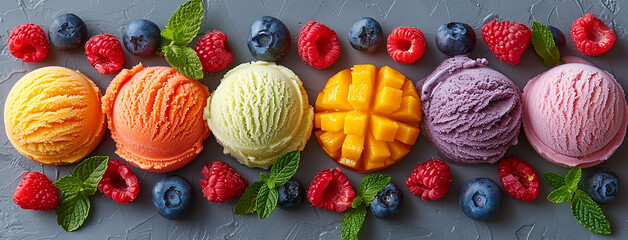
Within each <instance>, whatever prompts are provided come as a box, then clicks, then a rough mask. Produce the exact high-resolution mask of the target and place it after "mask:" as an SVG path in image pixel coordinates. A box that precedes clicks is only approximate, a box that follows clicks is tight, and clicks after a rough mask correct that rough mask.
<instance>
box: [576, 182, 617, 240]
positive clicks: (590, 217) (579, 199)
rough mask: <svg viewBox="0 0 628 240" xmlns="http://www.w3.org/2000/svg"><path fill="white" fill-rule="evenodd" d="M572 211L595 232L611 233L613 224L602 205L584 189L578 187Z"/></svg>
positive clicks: (579, 220) (583, 223) (581, 222)
mask: <svg viewBox="0 0 628 240" xmlns="http://www.w3.org/2000/svg"><path fill="white" fill-rule="evenodd" d="M571 212H572V213H573V216H574V217H576V219H578V222H580V224H582V226H584V227H586V228H587V229H589V230H590V231H591V232H594V233H601V234H611V224H610V223H609V222H608V219H607V218H606V216H605V215H604V212H603V211H602V209H600V206H598V205H597V203H595V201H593V199H591V197H590V196H589V195H588V194H587V193H586V192H584V191H582V190H580V189H578V190H576V193H575V195H574V197H573V199H572V200H571Z"/></svg>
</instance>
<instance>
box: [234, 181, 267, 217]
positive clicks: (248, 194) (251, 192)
mask: <svg viewBox="0 0 628 240" xmlns="http://www.w3.org/2000/svg"><path fill="white" fill-rule="evenodd" d="M263 185H265V184H264V182H262V181H257V182H254V183H253V184H251V185H249V186H248V187H246V190H245V191H244V194H242V196H241V197H240V200H239V201H238V204H236V206H235V214H237V215H244V214H249V213H253V212H255V206H256V199H257V194H258V193H259V190H260V188H262V186H263Z"/></svg>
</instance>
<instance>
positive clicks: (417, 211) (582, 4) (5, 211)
mask: <svg viewBox="0 0 628 240" xmlns="http://www.w3.org/2000/svg"><path fill="white" fill-rule="evenodd" d="M182 2H184V0H174V1H167V0H134V1H133V0H130V1H125V0H91V1H90V0H11V1H9V0H2V3H1V4H0V106H2V107H3V106H4V100H5V98H6V96H7V94H8V92H9V90H10V89H11V87H12V86H13V84H15V82H16V81H17V80H18V79H19V78H20V77H22V76H23V75H24V74H26V73H27V72H29V71H31V70H33V69H36V68H39V67H43V66H50V65H59V66H65V67H69V68H73V69H77V70H79V71H81V72H83V73H85V74H86V75H87V76H89V77H90V78H91V79H92V80H94V82H95V83H96V84H97V85H98V86H99V87H100V88H101V91H103V92H104V89H105V88H106V87H107V85H108V84H109V82H110V81H111V80H112V79H113V77H114V76H115V75H101V74H99V73H98V72H96V71H95V69H94V68H93V67H91V66H90V65H89V63H88V62H87V61H86V58H85V55H84V54H83V52H82V51H75V52H63V51H60V50H58V49H54V48H51V50H50V52H49V53H48V57H47V58H46V59H45V60H44V61H42V62H39V63H28V64H27V63H23V62H22V61H21V60H18V59H16V58H14V57H13V56H11V55H10V53H9V51H8V49H7V45H6V43H7V38H8V35H9V33H10V31H11V29H12V28H13V27H15V26H16V25H19V24H22V23H26V22H32V23H35V24H38V25H40V26H42V27H43V28H44V29H45V30H47V29H48V25H49V24H50V22H51V21H52V20H53V19H54V18H55V17H56V16H58V15H60V14H62V13H66V12H72V13H75V14H77V15H79V16H80V17H81V18H83V20H84V21H85V22H86V24H87V26H88V29H89V30H88V31H89V35H90V36H94V35H97V34H100V33H111V34H114V35H116V36H117V37H118V38H121V37H122V31H123V29H124V26H125V25H126V24H127V23H129V22H131V21H132V20H135V19H140V18H146V19H149V20H151V21H153V22H155V23H157V25H159V26H160V27H162V28H163V26H165V25H166V24H167V21H168V18H169V16H170V14H171V13H172V12H173V11H174V10H175V9H176V7H177V6H179V5H180V4H181V3H182ZM205 9H206V14H205V19H204V22H203V25H202V26H201V31H200V34H204V33H206V32H208V31H211V30H212V29H219V30H222V31H223V32H225V33H226V34H227V36H228V37H229V41H228V44H229V45H230V46H231V50H232V51H233V52H234V55H235V61H234V64H233V65H231V66H230V68H231V67H234V66H235V65H236V64H239V63H242V62H246V61H251V60H254V59H253V58H252V57H251V55H250V54H249V52H248V49H247V47H246V37H247V35H248V32H249V28H250V25H251V23H253V21H255V20H256V19H257V18H258V17H260V16H262V15H270V16H275V17H277V18H279V19H281V20H282V21H283V22H284V23H285V24H286V25H287V26H288V28H289V29H290V32H291V33H292V37H293V41H292V46H291V48H290V51H289V52H288V55H287V56H286V57H285V58H284V59H283V60H282V61H280V62H279V64H282V65H285V66H287V67H289V68H291V69H292V70H294V72H295V73H297V75H299V76H300V77H301V79H302V80H303V82H304V86H305V88H306V89H307V91H308V95H309V98H310V103H312V104H313V103H314V101H315V97H316V95H317V94H318V92H319V91H320V90H321V89H322V88H323V86H324V84H325V82H326V81H327V79H328V78H329V77H331V76H332V75H333V74H334V73H336V72H338V71H339V70H341V69H344V68H348V67H350V66H351V65H353V64H362V63H370V64H375V65H377V66H380V67H381V66H384V65H389V66H391V67H393V68H395V69H397V70H399V71H401V72H402V73H403V74H405V75H406V76H407V77H408V78H410V79H412V80H413V81H414V82H416V81H417V80H419V79H421V78H423V77H425V76H426V75H427V74H429V73H430V72H431V71H432V70H433V69H434V68H435V67H436V66H437V65H438V64H439V63H440V61H442V60H443V59H445V58H446V57H445V55H443V54H441V53H440V52H439V51H438V49H437V48H436V46H435V43H434V36H435V32H436V29H437V28H438V26H439V25H441V24H443V23H446V22H449V21H461V22H466V23H468V24H469V25H471V26H472V27H473V28H474V29H475V30H476V35H477V36H478V41H477V45H476V47H475V49H474V50H473V52H471V54H470V56H471V57H474V58H475V57H484V58H487V59H488V60H489V65H490V66H492V67H494V68H496V69H497V70H499V71H501V72H503V73H504V74H505V75H506V76H508V77H510V78H511V79H512V80H513V81H514V82H515V83H516V84H517V85H518V86H519V87H521V88H523V86H524V85H525V83H526V81H528V80H529V79H530V78H532V77H534V76H535V75H537V74H539V73H541V72H542V71H544V70H546V69H547V68H546V67H544V66H543V65H541V64H540V63H539V62H538V61H537V60H536V58H535V56H534V53H533V50H532V49H528V50H526V52H525V53H524V55H523V59H522V61H521V63H520V64H519V65H516V66H512V65H509V64H505V63H500V62H499V61H497V59H496V58H495V57H494V55H493V54H492V53H491V52H490V51H489V50H488V48H487V46H486V44H485V43H484V41H482V39H481V38H480V28H481V26H482V25H483V24H484V23H485V22H488V21H490V20H492V19H501V20H511V21H517V22H523V23H525V24H527V25H531V21H532V20H538V21H541V22H542V23H545V24H548V23H549V24H551V25H554V26H556V27H558V28H559V29H561V30H562V31H563V32H564V33H565V35H567V38H568V40H567V48H566V49H562V50H561V53H562V54H563V56H565V55H575V56H581V54H579V53H578V52H577V51H576V50H575V47H574V45H573V41H572V40H571V38H570V37H569V32H570V29H571V24H572V22H573V21H574V20H575V19H576V18H578V17H580V16H582V15H583V14H584V13H587V12H591V13H593V14H594V15H595V16H596V17H598V18H600V19H602V20H603V21H604V22H605V23H606V24H608V25H610V26H611V28H613V29H614V30H615V32H616V34H617V41H616V42H615V45H614V46H613V48H611V50H610V51H609V52H607V53H605V54H603V55H602V56H598V57H584V59H586V60H588V61H591V62H593V63H594V64H596V65H597V66H599V67H600V68H602V69H605V70H607V71H609V72H611V73H613V74H614V75H615V77H617V79H618V81H619V82H620V83H621V85H622V87H623V88H624V89H628V79H627V76H628V73H624V69H626V66H627V65H628V58H626V57H625V56H626V55H628V46H627V44H628V38H627V37H626V35H627V29H626V27H628V15H626V9H628V1H621V0H619V1H615V0H592V1H586V0H578V1H572V0H568V1H561V0H536V1H533V0H525V1H524V0H516V1H515V0H512V1H499V0H458V1H443V0H441V1H428V0H422V1H395V0H380V1H374V0H345V1H325V2H321V1H307V0H302V1H296V0H283V1H282V0H276V1H271V0H256V1H240V0H233V1H211V0H209V1H205ZM364 16H370V17H373V18H375V19H376V20H378V21H379V22H380V23H381V25H382V27H383V28H384V32H385V34H386V35H388V34H389V33H390V32H391V31H392V29H393V28H395V27H399V26H404V25H408V26H413V27H417V28H419V29H420V30H422V31H423V32H424V33H425V35H426V39H427V51H426V53H425V55H424V56H423V58H422V59H420V60H419V61H417V62H416V63H414V64H410V65H403V64H400V63H397V62H394V61H393V60H392V59H391V58H390V57H389V56H388V54H387V53H386V51H385V50H384V49H380V50H379V51H378V52H377V53H375V54H365V53H362V52H358V51H356V50H354V49H352V48H351V46H350V44H349V41H348V37H347V34H348V30H349V27H350V26H351V25H352V24H353V22H355V21H356V20H357V19H359V18H361V17H364ZM310 20H317V21H320V22H322V23H324V24H326V25H327V26H329V27H330V28H332V29H334V30H335V31H336V32H337V33H338V35H339V37H340V41H341V45H342V48H343V49H342V54H341V57H340V58H339V59H338V60H337V61H336V63H334V64H333V65H332V66H331V67H329V68H327V69H324V70H317V69H314V68H312V67H309V66H307V65H305V64H304V63H303V62H302V61H301V60H300V58H299V56H298V54H297V49H296V36H297V35H298V32H299V30H300V28H301V26H302V25H303V24H304V23H306V22H308V21H310ZM125 54H126V63H125V65H124V67H125V68H130V67H132V66H134V65H135V64H137V63H138V62H140V61H141V62H142V63H143V64H144V66H154V65H167V63H166V61H165V60H164V59H163V58H161V57H157V56H154V57H148V58H142V59H138V58H137V57H135V56H132V55H131V54H128V53H125ZM225 71H226V70H225ZM225 71H222V72H219V73H215V74H207V75H206V77H205V78H204V79H203V80H202V82H203V83H204V84H205V85H207V86H208V87H209V89H210V91H213V90H214V89H216V86H217V85H218V83H219V81H220V79H221V77H222V75H223V74H224V73H225ZM0 124H2V125H3V124H4V123H3V122H2V119H1V118H0ZM0 129H2V130H0V131H2V133H0V144H1V145H0V239H49V238H54V239H87V238H93V237H94V236H95V237H96V238H97V239H105V238H107V239H127V238H128V239H162V238H171V239H251V238H261V239H339V238H340V219H341V217H342V214H341V213H335V212H330V211H326V210H321V209H318V208H316V207H312V206H311V205H310V204H309V203H308V202H305V203H304V204H303V206H301V208H299V209H298V210H294V211H287V210H282V209H277V210H275V212H273V214H272V215H271V216H270V217H268V218H267V219H265V220H259V219H257V216H255V215H248V216H235V215H233V208H234V206H235V204H236V201H235V200H232V201H230V202H226V203H220V204H215V203H212V202H209V201H207V200H206V199H204V198H203V197H202V193H201V189H200V185H199V184H198V182H199V180H200V179H201V177H200V169H201V167H202V166H203V164H205V163H207V162H209V161H212V160H224V161H227V162H228V163H229V164H231V165H232V166H233V167H234V168H235V169H236V170H237V171H239V172H240V173H242V174H243V175H244V176H245V178H246V179H247V180H249V181H250V182H253V181H255V180H257V179H258V178H259V171H260V170H258V169H251V168H247V167H245V166H243V165H240V164H238V163H237V162H236V161H235V160H234V159H232V158H231V157H228V156H225V155H223V154H222V147H221V146H219V145H218V144H217V143H216V140H215V139H214V138H213V137H211V136H210V137H209V138H208V139H207V140H206V141H205V142H204V146H205V149H204V150H203V151H202V152H201V154H200V155H199V156H198V157H197V158H196V159H195V160H194V161H192V162H191V163H190V164H188V165H187V166H185V167H183V168H181V169H179V170H177V171H175V172H173V173H176V174H180V175H182V176H184V177H185V178H186V179H188V180H189V181H190V182H191V183H192V185H193V188H194V191H195V194H196V206H195V208H194V211H193V212H192V214H190V215H189V216H188V217H187V218H186V219H184V220H180V221H169V220H166V219H165V218H163V217H161V216H160V215H159V214H157V212H156V211H155V208H154V207H153V205H152V203H151V201H150V189H151V187H152V185H153V183H154V182H155V181H156V180H157V179H158V178H160V177H162V176H164V174H156V173H148V172H145V171H141V170H138V169H137V168H133V170H134V173H135V174H136V175H137V176H138V178H139V179H140V181H141V183H140V185H141V191H140V193H139V196H138V197H137V199H136V200H135V201H134V202H131V203H128V204H119V203H116V202H114V201H112V200H111V199H109V198H107V197H105V196H104V195H102V193H100V192H98V193H97V194H96V195H95V196H93V197H92V198H91V199H92V210H91V213H90V216H89V218H88V219H87V221H86V222H85V224H84V225H83V227H82V228H80V229H79V230H78V231H76V232H73V233H66V232H64V231H63V230H62V229H61V228H60V227H59V226H57V224H56V219H55V215H54V211H31V210H22V209H20V208H19V207H18V206H16V205H15V204H14V203H13V201H12V195H13V191H14V189H15V187H16V186H17V184H18V182H19V180H20V179H21V175H22V173H23V172H24V171H43V172H44V173H45V174H46V175H48V177H49V178H51V179H52V180H56V179H58V178H60V177H61V176H64V175H67V174H69V173H70V172H71V170H72V169H73V168H74V166H75V165H69V166H60V167H56V166H44V165H41V164H38V163H35V162H33V161H31V160H29V159H27V158H26V157H24V156H22V155H21V154H19V153H18V152H17V151H16V150H15V149H14V148H13V147H12V145H11V144H10V142H9V141H8V140H7V138H6V134H5V133H4V126H2V127H0ZM519 140H520V142H519V144H518V145H516V146H514V147H512V148H511V149H510V151H509V152H508V154H509V155H517V156H519V157H521V158H522V159H524V160H526V161H527V162H528V163H530V164H531V165H533V166H534V168H535V169H536V170H537V172H539V173H542V172H546V171H553V172H557V173H560V174H565V173H566V172H567V169H565V168H562V167H558V166H555V165H553V164H550V163H548V162H547V161H545V160H543V159H542V158H541V157H540V156H539V155H538V154H537V153H536V152H534V150H533V149H532V148H531V147H530V145H529V144H528V142H527V140H526V139H525V137H524V134H523V133H522V134H520V136H519ZM114 149H115V145H114V142H113V140H112V139H111V137H110V135H109V132H107V133H106V135H105V137H104V138H103V141H102V142H101V143H100V145H99V146H98V148H96V150H95V151H94V152H93V153H92V155H109V156H111V158H112V159H119V157H118V156H117V155H116V154H115V153H114ZM436 156H437V155H436V152H435V151H434V149H433V147H432V146H431V144H430V143H429V142H428V141H426V139H425V138H424V137H420V138H419V139H418V140H417V143H416V145H415V146H414V148H413V149H412V151H411V153H410V154H409V155H408V156H406V157H405V159H403V160H402V161H401V162H399V163H398V164H396V165H394V166H392V167H389V168H387V169H385V170H383V171H381V173H384V174H389V175H391V176H392V181H393V182H394V183H395V184H397V186H399V187H400V188H401V189H402V191H403V194H404V196H405V202H404V204H403V212H402V213H401V214H400V215H399V216H397V217H395V218H394V219H392V220H388V221H383V220H378V219H376V218H375V217H373V216H372V215H371V214H368V216H367V218H366V221H365V224H364V228H363V229H362V231H361V232H360V236H361V237H362V238H364V239H369V238H370V239H410V238H412V239H414V238H416V239H424V238H431V239H515V238H519V239H606V238H615V239H628V207H626V206H625V203H626V202H627V201H628V194H627V192H628V191H626V187H625V186H626V184H628V178H627V177H626V174H625V172H626V171H627V170H628V166H627V165H626V162H625V161H626V160H625V157H626V156H628V144H623V145H622V146H621V147H620V148H619V150H618V151H617V152H616V154H615V155H613V156H612V157H611V158H610V159H609V160H608V161H607V162H605V163H603V164H601V166H603V167H606V168H610V169H613V170H615V171H616V173H618V175H619V177H620V182H622V184H623V185H622V189H621V190H620V195H619V196H618V197H617V199H615V200H614V201H613V202H612V203H610V204H606V205H603V206H602V209H603V210H604V211H605V213H606V215H607V216H608V217H609V220H610V222H611V225H612V231H613V235H611V236H610V237H609V236H602V235H598V234H593V233H590V232H589V231H587V230H586V229H585V228H584V227H582V226H581V225H580V224H579V223H578V222H577V221H576V220H575V219H574V218H573V217H572V215H571V213H570V208H569V205H568V204H566V203H565V204H552V203H550V202H548V201H547V200H546V199H545V196H547V194H548V193H549V192H550V187H549V186H548V185H547V184H545V183H544V182H542V184H541V194H540V196H539V198H538V199H537V200H535V201H533V202H523V201H520V200H516V199H514V198H511V197H509V196H508V195H505V196H506V197H505V198H504V204H503V209H502V210H501V212H500V213H499V215H498V216H497V217H496V218H495V219H493V220H491V221H488V222H477V221H473V220H471V219H469V218H467V217H466V216H465V215H464V214H463V213H462V211H461V210H460V208H459V207H458V203H457V201H458V192H459V190H460V188H461V186H462V185H463V184H464V183H465V182H466V181H467V180H469V179H471V178H474V177H490V178H492V179H493V180H495V181H497V182H499V179H498V176H497V166H496V165H488V166H475V167H474V166H461V165H451V171H452V174H453V181H452V184H451V189H450V192H449V193H448V194H447V195H446V196H445V197H444V198H443V199H441V200H439V201H430V202H424V201H422V200H421V199H420V198H419V197H415V196H413V195H411V194H410V192H409V191H408V190H407V188H406V187H405V179H406V177H407V176H408V174H409V173H410V171H411V170H412V169H413V168H414V167H415V166H416V165H417V163H418V162H421V161H425V160H427V159H428V158H430V157H436ZM336 166H337V165H336V163H334V162H333V161H332V160H330V159H329V158H328V157H327V156H326V155H325V153H324V152H323V151H322V149H321V148H320V147H319V146H318V143H317V142H316V140H315V139H314V137H312V138H311V139H310V142H309V144H308V145H307V147H306V149H305V151H304V153H303V158H302V164H301V168H300V170H299V171H298V172H297V174H296V177H297V178H298V179H299V180H301V182H302V183H304V185H306V186H307V185H308V184H309V183H310V181H311V180H312V178H313V177H314V176H315V175H316V173H318V171H320V170H322V169H325V168H332V167H336ZM345 172H346V173H347V175H348V176H349V178H350V179H351V181H352V183H353V186H354V188H355V187H357V185H358V183H359V181H360V180H361V179H362V177H364V176H365V175H363V174H357V173H353V172H350V171H345Z"/></svg>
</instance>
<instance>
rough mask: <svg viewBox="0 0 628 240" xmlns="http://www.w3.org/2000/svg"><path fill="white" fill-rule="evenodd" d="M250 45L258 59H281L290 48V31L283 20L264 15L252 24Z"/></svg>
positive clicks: (273, 60) (271, 60)
mask: <svg viewBox="0 0 628 240" xmlns="http://www.w3.org/2000/svg"><path fill="white" fill-rule="evenodd" d="M248 46H249V51H251V54H252V55H253V57H254V58H256V59H259V60H263V61H269V62H275V61H279V60H281V58H282V57H283V56H284V55H286V52H288V48H290V31H288V28H287V27H286V25H285V24H283V22H281V20H279V19H276V18H274V17H270V16H263V17H261V18H259V19H257V20H256V21H255V22H254V23H253V25H251V33H249V39H248Z"/></svg>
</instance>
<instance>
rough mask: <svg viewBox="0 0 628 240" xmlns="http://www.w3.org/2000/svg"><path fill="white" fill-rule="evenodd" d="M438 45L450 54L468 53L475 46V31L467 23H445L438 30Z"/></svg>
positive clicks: (443, 51)
mask: <svg viewBox="0 0 628 240" xmlns="http://www.w3.org/2000/svg"><path fill="white" fill-rule="evenodd" d="M436 47H438V50H440V51H441V52H442V53H444V54H446V55H448V56H456V55H466V54H468V53H470V52H471V50H473V47H475V31H473V28H471V26H469V25H467V24H465V23H460V22H450V23H446V24H443V25H441V26H440V27H438V30H437V31H436Z"/></svg>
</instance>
